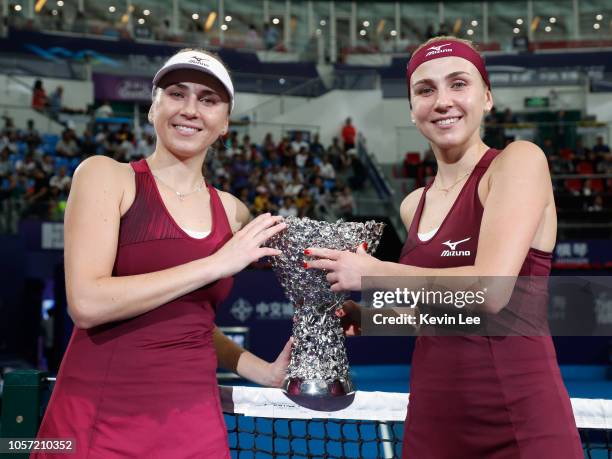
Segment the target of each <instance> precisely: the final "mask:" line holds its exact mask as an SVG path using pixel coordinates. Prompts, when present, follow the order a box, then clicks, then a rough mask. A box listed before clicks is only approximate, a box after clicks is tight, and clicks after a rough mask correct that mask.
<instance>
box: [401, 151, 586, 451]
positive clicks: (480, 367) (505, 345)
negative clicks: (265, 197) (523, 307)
mask: <svg viewBox="0 0 612 459" xmlns="http://www.w3.org/2000/svg"><path fill="white" fill-rule="evenodd" d="M497 154H499V151H498V150H493V149H490V150H488V151H487V152H486V154H485V155H484V156H483V157H482V158H481V160H480V161H479V163H478V164H477V166H476V168H475V169H474V171H473V172H472V174H471V175H470V177H469V178H468V180H467V182H466V183H465V185H464V187H463V189H462V190H461V192H460V194H459V196H458V197H457V200H456V201H455V203H454V204H453V207H452V208H451V210H450V211H449V213H448V215H447V216H446V218H445V219H444V221H443V222H442V225H441V226H440V228H439V229H438V231H437V233H436V234H435V236H434V237H433V238H431V239H429V240H428V241H425V242H422V241H420V240H419V239H418V235H417V230H418V227H419V221H420V219H421V215H422V213H423V207H424V204H425V196H426V192H427V190H428V189H429V186H428V187H426V188H425V191H424V192H423V194H422V196H421V200H420V202H419V205H418V207H417V210H416V212H415V216H414V219H413V221H412V224H411V226H410V230H409V233H408V237H407V240H406V244H405V245H404V248H403V250H402V254H401V257H400V262H401V263H403V264H408V265H413V266H419V267H424V268H451V267H456V266H466V265H473V264H474V260H475V257H476V250H477V247H478V236H479V232H480V223H481V219H482V214H483V207H482V204H481V203H480V199H479V197H478V183H479V181H480V179H481V178H482V176H483V174H484V172H485V171H486V170H487V168H488V167H489V164H490V163H491V161H492V160H493V159H494V158H495V156H497ZM430 186H431V185H430ZM468 238H469V239H468ZM448 241H450V242H451V243H452V242H455V246H456V252H454V251H455V249H453V252H451V253H456V254H458V256H441V254H442V252H443V251H444V250H446V249H448V247H447V245H444V244H443V243H445V242H448ZM461 241H463V242H461ZM466 252H468V254H466ZM447 255H448V251H447ZM550 266H551V254H550V253H546V252H542V251H539V250H536V249H533V248H532V249H530V250H529V252H528V254H527V257H526V258H525V261H524V263H523V266H522V268H521V271H520V275H521V276H548V275H549V273H550ZM404 429H405V431H404V444H403V457H404V458H410V459H458V458H469V459H485V458H486V459H519V458H520V459H542V458H555V459H582V458H583V457H584V456H583V454H582V449H581V444H580V438H579V436H578V432H577V430H576V424H575V421H574V416H573V413H572V409H571V404H570V400H569V396H568V394H567V391H566V389H565V386H564V385H563V381H562V379H561V374H560V371H559V367H558V365H557V360H556V354H555V349H554V346H553V343H552V340H551V338H550V337H549V336H534V337H530V336H506V337H502V336H498V337H488V336H419V337H418V338H417V340H416V347H415V351H414V355H413V358H412V372H411V378H410V403H409V406H408V415H407V418H406V424H405V427H404Z"/></svg>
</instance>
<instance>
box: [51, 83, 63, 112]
mask: <svg viewBox="0 0 612 459" xmlns="http://www.w3.org/2000/svg"><path fill="white" fill-rule="evenodd" d="M63 98H64V88H63V86H58V87H57V88H55V91H53V92H52V93H51V96H50V97H49V113H50V115H51V116H52V117H53V118H57V117H58V116H59V114H60V112H61V111H62V109H63V106H64V104H63V101H62V99H63Z"/></svg>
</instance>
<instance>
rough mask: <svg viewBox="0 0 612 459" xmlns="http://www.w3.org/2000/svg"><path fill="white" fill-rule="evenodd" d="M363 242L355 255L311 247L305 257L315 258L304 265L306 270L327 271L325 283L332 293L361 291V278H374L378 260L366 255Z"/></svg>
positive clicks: (306, 251) (305, 252)
mask: <svg viewBox="0 0 612 459" xmlns="http://www.w3.org/2000/svg"><path fill="white" fill-rule="evenodd" d="M366 248H367V247H366V244H365V242H364V243H363V244H361V245H360V246H359V247H357V251H356V253H353V252H348V251H341V250H331V249H322V248H319V247H311V248H308V249H306V250H304V254H305V255H309V256H311V257H315V258H317V259H316V260H311V261H308V262H305V263H304V267H305V268H306V269H310V268H314V269H323V270H325V271H327V272H328V273H327V281H328V282H329V283H330V285H331V290H332V291H333V292H341V291H350V290H361V278H362V277H365V276H374V275H376V273H377V265H378V264H379V263H380V260H378V259H377V258H374V257H373V256H371V255H368V253H367V252H366Z"/></svg>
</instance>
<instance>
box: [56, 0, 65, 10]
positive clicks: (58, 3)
mask: <svg viewBox="0 0 612 459" xmlns="http://www.w3.org/2000/svg"><path fill="white" fill-rule="evenodd" d="M57 6H59V7H60V8H61V7H62V6H64V0H57Z"/></svg>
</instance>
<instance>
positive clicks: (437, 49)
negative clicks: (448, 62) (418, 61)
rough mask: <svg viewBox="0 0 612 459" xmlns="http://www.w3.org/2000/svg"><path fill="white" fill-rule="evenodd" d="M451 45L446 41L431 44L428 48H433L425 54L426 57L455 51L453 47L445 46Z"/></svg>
mask: <svg viewBox="0 0 612 459" xmlns="http://www.w3.org/2000/svg"><path fill="white" fill-rule="evenodd" d="M450 45H451V44H450V43H444V44H443V45H438V46H431V47H429V48H427V49H428V50H431V51H429V52H428V53H427V54H425V57H427V56H432V55H434V54H440V53H452V52H453V49H452V48H444V47H445V46H450ZM442 48H444V49H442Z"/></svg>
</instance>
